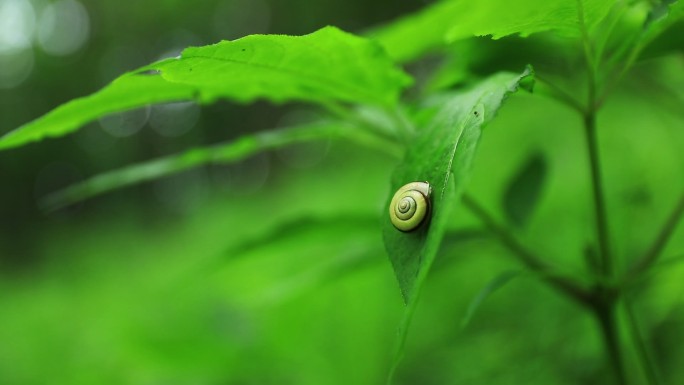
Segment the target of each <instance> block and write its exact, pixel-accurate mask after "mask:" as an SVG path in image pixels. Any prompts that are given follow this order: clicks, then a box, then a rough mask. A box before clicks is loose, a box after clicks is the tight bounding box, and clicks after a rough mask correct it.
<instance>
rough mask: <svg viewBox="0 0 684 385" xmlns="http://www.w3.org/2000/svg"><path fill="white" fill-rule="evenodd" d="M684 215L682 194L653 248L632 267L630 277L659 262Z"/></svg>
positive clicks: (683, 197)
mask: <svg viewBox="0 0 684 385" xmlns="http://www.w3.org/2000/svg"><path fill="white" fill-rule="evenodd" d="M683 214H684V192H682V195H681V196H680V197H679V201H678V202H677V204H676V205H675V207H674V209H673V210H672V212H671V213H670V216H669V217H668V218H667V220H666V221H665V223H664V224H663V227H662V228H661V229H660V231H659V232H658V236H656V239H655V240H654V241H653V244H651V247H649V248H648V250H647V251H646V253H645V254H644V256H643V257H641V259H639V260H637V262H636V263H634V265H632V267H631V268H630V269H629V273H628V276H629V277H633V276H635V275H638V274H640V273H643V272H644V271H646V270H648V269H649V268H650V267H651V266H653V265H654V264H655V263H656V262H657V261H658V259H659V258H660V255H661V254H662V252H663V249H665V246H666V245H667V242H668V241H669V240H670V237H672V234H673V233H674V230H675V229H676V228H677V224H679V221H680V220H681V219H682V215H683Z"/></svg>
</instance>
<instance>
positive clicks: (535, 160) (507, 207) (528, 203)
mask: <svg viewBox="0 0 684 385" xmlns="http://www.w3.org/2000/svg"><path fill="white" fill-rule="evenodd" d="M545 179H546V159H545V158H544V155H543V154H541V153H535V154H533V155H532V156H531V157H530V158H529V159H528V160H527V161H526V162H525V163H524V164H522V166H521V167H520V169H519V170H518V172H517V173H516V174H515V175H514V176H513V178H512V179H511V181H510V183H509V185H508V187H507V188H506V192H505V193H504V196H503V207H504V212H505V213H506V217H508V220H509V221H510V222H511V223H513V224H514V225H516V226H520V227H522V226H524V225H525V224H527V221H528V220H529V217H530V215H531V214H532V211H533V210H534V207H535V206H536V204H537V201H538V200H539V196H540V195H541V191H542V187H543V186H544V182H545Z"/></svg>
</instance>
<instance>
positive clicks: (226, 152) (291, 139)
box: [41, 121, 392, 210]
mask: <svg viewBox="0 0 684 385" xmlns="http://www.w3.org/2000/svg"><path fill="white" fill-rule="evenodd" d="M330 138H338V139H339V138H346V139H350V140H353V141H354V142H356V143H359V144H361V145H365V146H369V147H377V148H382V149H384V150H390V149H391V148H392V147H390V146H388V145H387V144H386V143H384V142H382V141H379V139H377V137H375V136H373V135H369V134H367V133H366V132H365V131H363V130H361V129H357V128H355V127H352V126H349V125H346V124H343V123H339V122H328V121H320V122H315V123H310V124H305V125H301V126H294V127H289V128H283V129H278V130H272V131H263V132H260V133H257V134H254V135H246V136H243V137H241V138H238V139H236V140H234V141H231V142H228V143H219V144H216V145H213V146H209V147H198V148H193V149H190V150H187V151H185V152H182V153H180V154H174V155H169V156H165V157H161V158H157V159H153V160H149V161H146V162H142V163H138V164H133V165H130V166H126V167H124V168H121V169H117V170H112V171H109V172H105V173H102V174H99V175H96V176H94V177H92V178H90V179H87V180H85V181H83V182H80V183H77V184H74V185H71V186H69V187H67V188H65V189H63V190H59V191H56V192H54V193H52V194H50V195H48V196H46V197H45V198H44V199H42V201H41V206H42V207H43V209H45V210H55V209H58V208H61V207H64V206H67V205H70V204H73V203H75V202H78V201H82V200H84V199H88V198H92V197H94V196H97V195H100V194H104V193H106V192H109V191H112V190H115V189H119V188H122V187H126V186H130V185H134V184H138V183H142V182H146V181H150V180H154V179H159V178H162V177H165V176H169V175H173V174H177V173H180V172H182V171H186V170H189V169H192V168H197V167H201V166H204V165H207V164H229V163H234V162H237V161H239V160H242V159H245V158H247V157H249V156H252V155H254V154H256V153H259V152H263V151H267V150H271V149H275V148H279V147H283V146H287V145H290V144H294V143H302V142H311V141H322V140H327V139H330Z"/></svg>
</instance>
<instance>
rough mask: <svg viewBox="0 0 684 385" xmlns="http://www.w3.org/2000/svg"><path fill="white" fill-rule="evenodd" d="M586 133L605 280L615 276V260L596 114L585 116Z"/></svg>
mask: <svg viewBox="0 0 684 385" xmlns="http://www.w3.org/2000/svg"><path fill="white" fill-rule="evenodd" d="M584 132H585V136H586V140H587V150H588V152H589V165H590V169H591V188H592V195H593V199H594V208H595V211H596V213H595V219H596V231H597V233H598V243H599V250H600V255H601V273H602V276H603V277H604V278H611V277H612V275H613V258H612V254H611V250H610V235H609V232H608V216H607V213H606V204H605V199H604V193H603V184H602V182H601V165H600V162H599V153H598V140H597V138H596V113H595V112H594V111H593V109H592V110H590V111H588V112H587V113H586V114H585V116H584Z"/></svg>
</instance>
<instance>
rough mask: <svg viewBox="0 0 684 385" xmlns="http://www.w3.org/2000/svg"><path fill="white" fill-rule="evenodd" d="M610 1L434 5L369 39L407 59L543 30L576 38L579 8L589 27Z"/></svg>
mask: <svg viewBox="0 0 684 385" xmlns="http://www.w3.org/2000/svg"><path fill="white" fill-rule="evenodd" d="M613 3H614V2H613V1H611V0H577V1H570V0H525V1H517V2H510V1H506V0H488V1H461V0H448V1H439V2H436V3H435V4H434V5H431V6H428V7H426V8H425V9H423V10H422V11H420V12H418V13H415V14H411V15H409V16H407V17H405V18H402V19H399V20H398V21H395V22H393V23H391V24H389V25H387V26H385V27H383V28H381V29H378V30H376V31H372V32H371V33H370V36H371V37H374V38H375V39H376V40H378V41H379V42H380V43H381V44H382V45H383V46H384V47H385V49H387V51H388V52H389V54H390V56H392V57H393V58H394V59H396V60H398V61H408V60H412V59H415V58H416V57H417V56H419V55H420V54H422V53H423V52H425V51H427V50H430V49H434V48H437V47H440V46H443V45H444V44H445V43H447V42H453V41H455V40H459V39H463V38H468V37H472V36H492V37H493V38H494V39H498V38H501V37H504V36H508V35H513V34H520V35H522V36H527V35H530V34H532V33H536V32H542V31H548V30H555V31H557V32H558V33H560V34H563V35H575V36H579V35H580V30H579V26H580V23H579V17H578V15H579V14H580V9H579V8H578V5H582V13H583V16H584V24H585V25H586V26H587V27H588V28H592V27H593V26H594V25H596V24H597V23H598V22H599V21H601V20H602V19H603V18H604V17H605V16H606V14H607V13H608V11H609V10H610V7H611V6H612V5H613Z"/></svg>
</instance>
